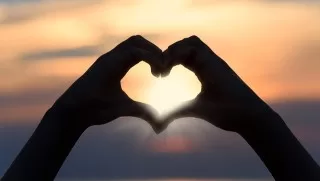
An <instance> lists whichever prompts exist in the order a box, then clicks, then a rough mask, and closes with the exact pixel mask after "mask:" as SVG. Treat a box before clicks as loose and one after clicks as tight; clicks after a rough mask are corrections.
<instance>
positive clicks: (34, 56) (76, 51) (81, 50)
mask: <svg viewBox="0 0 320 181" xmlns="http://www.w3.org/2000/svg"><path fill="white" fill-rule="evenodd" d="M99 49H100V46H83V47H78V48H70V49H61V50H52V51H43V52H31V53H27V54H25V55H23V56H22V57H21V58H20V59H21V60H25V61H30V60H47V59H54V58H57V59H58V58H67V57H82V56H94V55H99V53H100V51H99Z"/></svg>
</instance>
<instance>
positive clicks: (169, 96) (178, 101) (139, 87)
mask: <svg viewBox="0 0 320 181" xmlns="http://www.w3.org/2000/svg"><path fill="white" fill-rule="evenodd" d="M121 86H122V89H123V90H124V91H125V92H126V93H127V95H128V96H129V97H130V98H132V99H133V100H135V101H139V102H144V103H147V104H149V105H151V106H152V107H153V108H155V109H156V110H157V111H158V112H159V113H160V115H161V114H164V113H166V112H169V111H173V110H174V109H175V108H177V107H179V106H181V105H183V103H184V102H185V101H188V100H191V99H194V98H195V97H196V96H197V95H198V94H199V93H200V90H201V83H200V82H199V80H198V78H197V77H196V75H195V74H194V73H193V72H191V71H189V70H188V69H186V68H184V67H183V66H181V65H179V66H175V67H173V69H172V70H171V73H170V75H169V76H167V77H160V78H157V77H154V76H152V74H151V73H150V67H149V65H147V64H146V63H143V62H142V63H139V64H138V65H136V66H134V67H133V68H132V69H130V71H129V72H128V73H127V75H126V76H125V77H124V79H123V80H122V85H121Z"/></svg>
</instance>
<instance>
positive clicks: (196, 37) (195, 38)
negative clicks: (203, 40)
mask: <svg viewBox="0 0 320 181" xmlns="http://www.w3.org/2000/svg"><path fill="white" fill-rule="evenodd" d="M189 39H191V40H200V38H199V37H198V36H196V35H192V36H190V37H189Z"/></svg>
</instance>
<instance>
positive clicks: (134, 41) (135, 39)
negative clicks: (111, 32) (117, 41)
mask: <svg viewBox="0 0 320 181" xmlns="http://www.w3.org/2000/svg"><path fill="white" fill-rule="evenodd" d="M127 41H129V43H130V45H133V46H135V47H137V48H141V49H144V50H148V51H150V52H153V53H157V54H162V50H161V49H160V48H159V47H157V46H156V45H155V44H153V43H152V42H150V41H149V40H147V39H145V38H144V37H142V36H141V35H135V36H131V37H130V38H128V40H127Z"/></svg>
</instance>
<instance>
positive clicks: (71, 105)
mask: <svg viewBox="0 0 320 181" xmlns="http://www.w3.org/2000/svg"><path fill="white" fill-rule="evenodd" d="M141 60H144V61H146V62H147V63H148V64H149V65H150V67H151V71H152V73H153V75H155V76H157V75H159V74H160V73H161V71H162V69H163V67H162V50H161V49H160V48H158V47H157V46H156V45H154V44H152V43H151V42H149V41H148V40H146V39H144V38H143V37H142V36H139V35H137V36H132V37H130V38H129V39H127V40H125V41H124V42H122V43H120V44H119V45H118V46H116V47H115V48H114V49H112V50H111V51H110V52H108V53H106V54H104V55H102V56H101V57H99V58H98V59H97V60H96V61H95V62H94V64H93V65H92V66H91V67H90V68H89V69H88V70H87V71H86V72H85V74H84V75H82V76H81V77H80V78H79V79H78V80H77V81H76V82H74V83H73V85H72V86H71V87H70V88H69V89H68V90H67V91H66V92H65V93H64V94H63V95H62V96H61V97H60V98H59V99H58V100H57V101H56V102H55V104H54V105H53V107H52V108H51V110H53V112H54V114H59V116H63V117H68V122H69V121H70V122H71V124H73V126H78V125H82V126H84V127H89V126H91V125H101V124H105V123H108V122H110V121H112V120H114V119H116V118H118V117H122V116H133V117H139V118H142V119H144V120H145V121H147V122H149V123H150V124H151V126H152V127H153V128H154V129H156V127H157V125H156V122H155V120H156V119H155V116H156V115H155V114H157V113H156V111H155V110H154V109H153V108H152V107H151V106H149V105H146V104H144V103H140V102H136V101H133V100H132V99H130V98H129V97H128V96H127V95H126V93H125V92H124V91H123V90H122V89H121V84H120V81H121V79H122V78H123V77H124V76H125V74H126V73H127V71H128V70H129V69H130V68H131V67H133V66H134V65H136V64H137V63H139V62H140V61H141ZM137 86H138V85H137ZM155 131H156V130H155Z"/></svg>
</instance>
